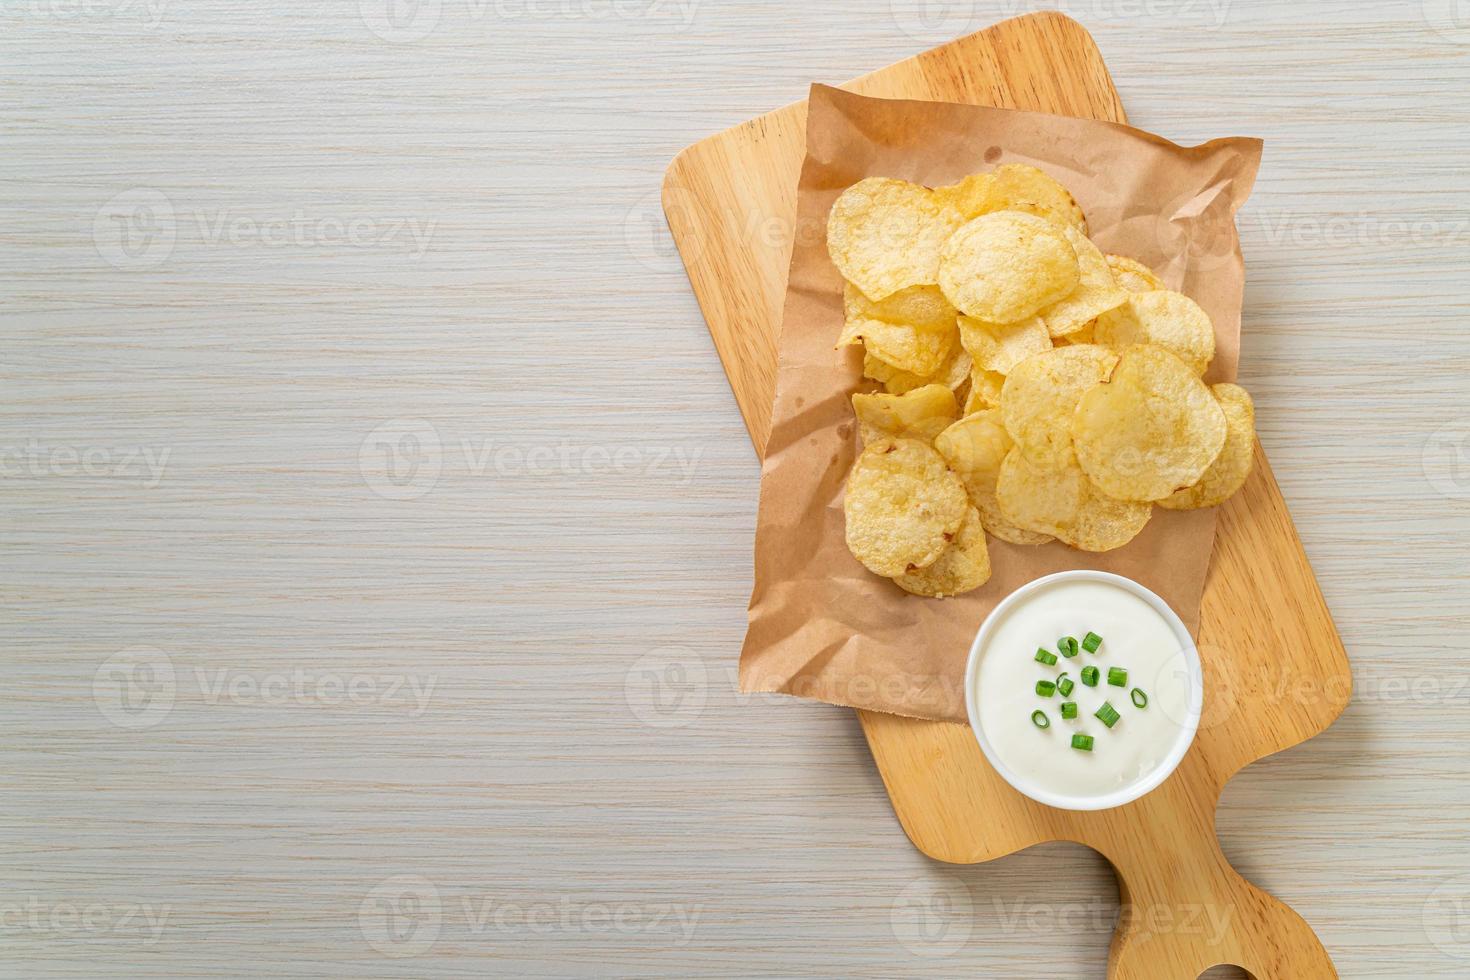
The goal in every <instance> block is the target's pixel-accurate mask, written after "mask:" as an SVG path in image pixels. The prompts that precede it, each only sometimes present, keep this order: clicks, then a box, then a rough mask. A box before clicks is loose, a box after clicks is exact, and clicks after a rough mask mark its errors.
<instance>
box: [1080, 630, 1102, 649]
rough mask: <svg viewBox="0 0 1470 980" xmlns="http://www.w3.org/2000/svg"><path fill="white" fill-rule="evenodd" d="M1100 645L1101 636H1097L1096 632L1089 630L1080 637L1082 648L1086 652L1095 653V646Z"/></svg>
mask: <svg viewBox="0 0 1470 980" xmlns="http://www.w3.org/2000/svg"><path fill="white" fill-rule="evenodd" d="M1100 646H1102V637H1100V636H1098V635H1097V634H1096V633H1093V632H1090V631H1089V632H1088V634H1087V635H1086V636H1084V637H1083V638H1082V649H1084V650H1086V651H1087V652H1088V653H1097V648H1098V647H1100Z"/></svg>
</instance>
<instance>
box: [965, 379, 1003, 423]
mask: <svg viewBox="0 0 1470 980" xmlns="http://www.w3.org/2000/svg"><path fill="white" fill-rule="evenodd" d="M1005 383H1006V376H1005V375H1003V374H997V373H996V372H994V371H984V370H979V369H976V370H975V371H972V372H971V373H970V391H969V394H968V395H967V396H966V397H965V408H964V411H963V412H962V413H961V416H964V415H973V414H975V413H976V412H979V411H983V410H984V409H987V408H1000V391H1001V388H1002V386H1004V385H1005Z"/></svg>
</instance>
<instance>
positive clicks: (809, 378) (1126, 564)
mask: <svg viewBox="0 0 1470 980" xmlns="http://www.w3.org/2000/svg"><path fill="white" fill-rule="evenodd" d="M1260 156H1261V141H1260V140H1255V139H1221V140H1214V141H1212V142H1209V143H1206V144H1204V145H1202V146H1197V147H1181V146H1176V145H1175V144H1173V143H1170V142H1168V141H1167V140H1163V139H1160V138H1159V137H1157V136H1153V135H1150V134H1148V133H1145V132H1142V131H1140V130H1137V129H1132V128H1130V127H1128V126H1122V125H1117V124H1114V123H1105V122H1095V121H1092V120H1084V119H1073V118H1070V117H1066V116H1051V115H1045V114H1043V113H1035V112H1018V111H1014V110H1007V109H992V108H985V107H980V106H970V105H956V104H951V103H943V102H913V101H904V100H890V99H872V98H865V97H862V96H858V95H853V94H851V93H848V92H844V91H841V90H839V89H835V88H829V87H826V86H822V85H815V86H813V87H812V92H811V100H810V109H809V114H808V117H807V144H806V162H805V164H804V165H803V166H802V170H801V183H800V185H799V187H798V194H797V214H798V216H797V228H798V229H799V230H800V231H801V232H802V233H801V234H798V235H796V236H795V238H796V246H795V249H794V251H793V253H792V256H791V275H790V279H789V281H788V285H787V290H786V307H785V316H784V319H783V323H782V332H781V343H780V348H781V350H780V372H779V375H778V377H777V381H776V400H775V405H774V408H773V412H772V428H771V436H770V441H769V442H768V444H767V446H766V456H765V464H764V466H763V468H762V471H761V494H760V512H759V517H758V524H757V529H756V539H755V589H754V592H753V594H752V595H751V599H750V627H749V629H748V630H747V632H746V635H745V646H744V649H743V650H742V651H741V658H740V686H741V690H743V691H747V692H755V691H774V692H782V693H786V694H794V695H799V696H801V697H809V698H817V699H819V700H822V701H828V702H831V703H832V704H841V705H850V706H852V707H858V708H867V709H870V710H876V711H887V712H892V713H895V714H901V715H910V716H915V717H920V718H936V719H947V720H952V721H964V720H965V698H964V686H963V677H964V669H965V659H966V657H967V655H968V653H969V649H970V643H971V641H972V640H973V638H974V636H975V632H976V630H978V629H979V627H980V623H981V622H982V621H983V620H984V619H985V617H986V616H987V615H988V614H989V612H990V611H991V610H992V609H993V608H995V605H996V604H997V603H998V602H999V601H1000V600H1001V599H1002V598H1004V597H1005V596H1006V595H1008V594H1009V593H1011V592H1012V591H1014V590H1015V589H1016V588H1018V587H1020V586H1021V585H1024V584H1025V583H1027V582H1029V581H1031V580H1032V579H1035V578H1038V577H1039V576H1042V575H1047V574H1049V573H1051V572H1057V571H1062V570H1064V569H1070V568H1099V569H1103V570H1106V571H1110V572H1116V573H1118V574H1120V575H1126V576H1128V577H1129V578H1132V579H1136V580H1137V581H1139V582H1142V583H1143V584H1144V585H1146V586H1148V587H1149V588H1150V589H1152V590H1153V591H1154V592H1156V593H1158V594H1159V595H1160V596H1162V597H1163V598H1164V600H1165V601H1167V602H1168V603H1169V605H1170V606H1172V607H1173V608H1174V609H1175V611H1177V612H1178V613H1179V615H1180V617H1181V618H1182V619H1183V620H1184V622H1185V623H1186V624H1187V625H1188V626H1189V629H1190V631H1191V632H1196V631H1197V630H1198V628H1199V608H1200V598H1201V594H1202V592H1203V589H1204V581H1205V572H1206V570H1207V567H1208V565H1209V560H1210V551H1211V549H1212V547H1213V544H1214V537H1215V511H1214V510H1213V509H1208V510H1199V511H1168V510H1164V509H1162V508H1155V511H1154V517H1153V520H1151V521H1150V522H1149V524H1148V527H1146V528H1145V529H1144V531H1143V533H1142V534H1140V535H1139V536H1138V537H1137V538H1135V539H1134V540H1133V541H1132V542H1131V543H1130V544H1128V545H1127V546H1126V547H1124V548H1120V549H1118V550H1117V551H1112V552H1108V553H1106V554H1088V553H1086V552H1081V551H1074V550H1072V549H1071V548H1068V547H1066V546H1065V545H1062V544H1059V543H1052V544H1046V545H1042V546H1040V547H1030V548H1027V547H1020V546H1018V545H1012V544H1007V543H1005V542H1003V541H999V540H997V539H995V538H993V537H992V538H991V539H990V542H989V543H990V560H991V565H992V567H993V569H994V573H993V575H992V577H991V579H990V581H989V582H988V583H986V584H985V585H984V586H982V587H981V588H979V589H977V590H975V591H974V592H970V593H968V594H966V595H963V596H959V597H956V598H951V599H927V598H920V597H918V596H912V595H909V594H908V593H906V592H904V591H903V590H902V589H900V588H899V587H898V586H896V585H894V584H893V583H892V582H890V581H888V580H887V579H883V578H879V577H878V576H876V575H873V574H872V573H870V572H869V571H867V569H865V568H863V566H862V565H860V564H859V563H858V561H857V559H855V558H853V557H852V555H851V554H849V553H848V550H847V545H846V543H845V540H844V536H843V515H842V494H843V488H844V486H845V484H846V482H847V474H848V470H849V469H851V467H852V463H853V460H854V458H855V457H856V455H857V453H858V450H859V448H860V447H859V442H858V433H857V425H856V424H855V422H854V420H853V414H852V406H851V403H850V401H849V399H850V396H851V395H852V393H853V391H855V390H858V389H863V390H867V389H868V388H871V387H873V385H872V383H871V382H867V381H864V379H863V378H862V354H861V350H860V349H859V348H856V347H844V348H842V349H834V346H833V345H834V344H835V343H836V340H837V335H838V333H839V332H840V330H841V328H842V278H841V276H840V275H839V274H838V272H837V269H836V267H835V266H833V264H832V262H831V260H830V259H829V258H828V255H827V241H826V227H827V212H828V210H829V209H830V208H831V206H832V202H833V201H835V200H836V199H837V196H838V195H839V194H840V193H841V192H842V191H843V190H844V189H845V188H846V187H848V186H849V185H851V184H853V183H854V182H856V181H858V180H861V179H862V178H864V177H900V178H903V179H905V180H911V181H915V182H918V183H921V184H927V185H929V186H931V187H933V186H937V185H940V184H946V183H951V182H953V181H955V180H958V179H959V178H961V177H963V176H965V175H966V174H969V173H973V172H975V171H979V170H989V169H992V168H994V167H996V166H998V165H1000V164H1003V163H1029V164H1032V165H1034V166H1037V167H1040V168H1041V169H1042V170H1045V171H1046V172H1047V173H1049V174H1051V175H1052V176H1053V177H1055V178H1057V179H1058V180H1060V181H1061V182H1062V183H1063V184H1065V185H1066V186H1067V188H1068V189H1069V190H1070V191H1071V192H1072V193H1073V195H1074V196H1075V197H1076V198H1077V200H1078V202H1079V203H1080V204H1081V205H1082V207H1083V210H1084V211H1086V213H1087V219H1088V224H1089V226H1090V229H1091V234H1092V237H1093V238H1094V239H1095V240H1096V241H1097V243H1098V245H1099V246H1101V247H1102V249H1103V251H1105V252H1116V253H1118V254H1121V255H1127V256H1131V257H1133V258H1136V259H1138V260H1140V261H1142V262H1144V263H1145V264H1147V265H1148V266H1150V267H1151V268H1153V269H1154V270H1156V271H1157V272H1158V274H1159V275H1160V276H1161V277H1162V278H1163V279H1164V280H1165V282H1166V283H1167V284H1168V285H1169V287H1170V288H1172V289H1177V290H1180V291H1182V292H1184V293H1187V294H1188V295H1189V296H1191V297H1193V298H1194V299H1195V300H1196V301H1197V302H1199V303H1200V305H1202V306H1203V307H1204V308H1205V309H1206V310H1207V311H1208V312H1209V314H1210V316H1211V318H1213V320H1214V321H1215V333H1216V337H1215V340H1216V346H1217V354H1216V356H1215V361H1214V363H1213V365H1212V366H1211V368H1210V373H1209V375H1208V377H1207V379H1206V380H1207V381H1210V382H1216V381H1229V380H1233V379H1234V378H1235V371H1236V365H1237V363H1238V359H1239V353H1240V307H1241V294H1242V288H1243V286H1244V282H1245V266H1244V263H1243V261H1242V260H1241V255H1240V246H1239V241H1238V239H1237V237H1236V233H1235V212H1236V210H1237V209H1238V208H1239V207H1240V205H1241V204H1242V203H1244V201H1245V199H1246V197H1247V196H1249V194H1250V190H1251V185H1252V184H1253V183H1254V182H1255V176H1256V170H1257V167H1258V166H1259V164H1260Z"/></svg>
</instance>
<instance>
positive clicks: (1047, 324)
mask: <svg viewBox="0 0 1470 980" xmlns="http://www.w3.org/2000/svg"><path fill="white" fill-rule="evenodd" d="M827 245H828V249H829V251H830V253H831V256H832V261H833V262H834V263H835V264H836V266H837V268H838V269H839V270H840V271H841V273H842V275H843V277H844V278H845V279H846V284H845V286H844V295H843V306H844V312H845V323H844V325H843V330H842V334H841V337H840V338H839V341H838V345H839V346H842V345H847V344H862V345H863V374H864V375H865V376H866V377H868V378H871V379H873V380H874V381H877V382H880V383H881V385H882V390H881V391H875V392H873V393H859V394H855V395H853V396H852V404H853V410H854V411H855V412H856V413H857V418H858V423H859V426H860V431H861V435H862V440H863V444H864V449H863V451H862V454H861V455H860V456H859V457H858V459H857V462H856V463H855V464H854V466H853V470H852V474H851V476H850V477H849V479H848V484H847V492H846V496H845V499H844V509H845V512H846V517H847V546H848V548H849V549H850V550H851V551H852V553H853V555H854V556H855V557H856V558H857V559H858V560H859V561H860V562H862V563H863V565H865V566H866V567H867V568H868V569H869V570H870V571H872V572H874V573H875V574H878V575H883V576H886V577H888V578H891V579H893V580H894V581H895V582H897V583H898V585H899V586H901V587H902V588H904V589H906V590H908V591H909V592H912V593H915V594H917V595H925V596H936V597H940V596H949V595H956V594H958V593H961V592H967V591H969V590H971V589H974V588H978V587H979V586H981V585H983V584H984V583H985V582H986V581H987V580H988V579H989V578H990V556H989V551H988V549H987V544H986V533H987V532H988V533H989V534H991V535H994V536H995V537H997V538H1000V539H1001V540H1003V541H1008V542H1011V543H1012V544H1018V545H1036V544H1042V543H1045V542H1047V541H1051V540H1053V539H1055V540H1058V541H1061V542H1063V543H1065V544H1067V545H1070V546H1071V547H1074V548H1078V549H1081V550H1084V551H1110V550H1112V549H1114V548H1120V547H1122V546H1123V545H1125V544H1127V543H1128V542H1129V541H1131V540H1133V538H1134V537H1135V536H1136V535H1137V534H1138V533H1139V532H1140V531H1141V530H1143V527H1144V525H1145V524H1147V523H1148V521H1149V518H1150V517H1151V516H1152V514H1153V507H1154V505H1155V504H1158V505H1159V506H1161V507H1166V508H1170V509H1176V510H1185V509H1192V508H1196V507H1212V506H1214V505H1215V504H1218V503H1220V502H1221V501H1223V500H1225V499H1226V498H1228V497H1229V496H1230V495H1231V494H1233V493H1235V491H1236V490H1238V489H1240V487H1241V485H1242V484H1244V483H1245V479H1246V477H1247V476H1248V475H1249V473H1250V468H1251V460H1252V450H1253V447H1254V442H1255V414H1254V408H1253V406H1252V404H1251V399H1250V396H1249V395H1248V394H1246V392H1245V390H1244V389H1242V388H1240V387H1238V386H1236V385H1232V384H1217V385H1214V386H1211V387H1206V385H1205V384H1204V383H1203V382H1202V381H1201V380H1200V378H1201V376H1203V374H1204V373H1205V371H1206V369H1207V368H1208V367H1209V364H1210V360H1211V359H1212V358H1213V357H1214V355H1215V330H1214V325H1213V324H1212V323H1211V322H1210V318H1209V315H1208V314H1206V313H1205V311H1204V310H1203V309H1201V308H1200V306H1199V304H1197V303H1195V302H1194V301H1193V300H1191V299H1190V298H1189V297H1188V296H1185V295H1183V294H1181V293H1176V292H1171V291H1170V290H1167V289H1165V288H1164V284H1163V283H1162V282H1161V281H1160V280H1159V278H1158V277H1157V276H1156V275H1155V274H1154V273H1153V271H1152V270H1150V269H1149V268H1148V267H1147V266H1144V265H1143V264H1141V263H1139V262H1136V261H1134V260H1133V259H1130V258H1126V257H1124V256H1121V255H1104V254H1103V253H1102V251H1101V250H1099V249H1098V247H1097V246H1096V245H1094V244H1093V243H1092V241H1091V240H1090V239H1089V238H1088V237H1087V219H1086V217H1085V216H1084V215H1083V213H1082V209H1081V208H1080V207H1078V205H1077V202H1076V201H1075V200H1074V199H1073V198H1072V195H1071V194H1070V193H1068V192H1067V189H1066V188H1065V187H1063V186H1062V185H1061V184H1059V183H1058V182H1057V181H1055V180H1053V179H1052V178H1051V177H1049V176H1047V175H1046V174H1045V173H1043V172H1042V171H1040V170H1037V169H1036V168H1034V167H1028V166H1025V165H1021V164H1007V165H1005V166H1002V167H999V168H998V169H996V170H995V171H993V172H991V173H981V174H972V175H971V176H969V177H966V178H965V179H964V180H962V181H960V182H959V183H957V184H951V185H949V186H947V187H940V188H936V189H932V190H931V189H930V188H927V187H922V186H919V185H918V184H911V183H908V182H907V181H902V180H893V179H889V178H885V177H871V178H868V179H866V180H862V181H859V182H858V183H856V184H854V185H853V186H851V187H849V188H848V189H847V190H846V191H845V192H843V194H842V196H841V197H839V198H838V199H837V201H836V203H834V204H833V206H832V211H831V214H830V216H829V218H828V226H827Z"/></svg>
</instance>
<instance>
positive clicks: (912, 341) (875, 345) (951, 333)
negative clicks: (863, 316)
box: [837, 320, 956, 378]
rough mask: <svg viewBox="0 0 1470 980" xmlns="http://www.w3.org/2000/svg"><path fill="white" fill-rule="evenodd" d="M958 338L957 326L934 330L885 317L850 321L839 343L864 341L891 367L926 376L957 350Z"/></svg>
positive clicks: (868, 348) (863, 343)
mask: <svg viewBox="0 0 1470 980" xmlns="http://www.w3.org/2000/svg"><path fill="white" fill-rule="evenodd" d="M955 337H956V334H955V328H954V327H946V328H945V329H943V330H933V329H930V328H929V327H915V326H911V325H909V324H907V323H884V322H883V321H882V320H848V321H847V322H846V323H845V324H844V325H843V328H842V335H841V336H840V337H838V338H837V345H838V346H839V347H841V346H842V345H844V344H862V345H863V349H864V350H865V351H867V352H868V353H870V354H872V355H873V356H874V357H876V358H878V359H879V360H880V361H882V362H884V363H885V364H887V365H889V366H890V367H894V368H897V369H898V370H900V371H907V372H908V373H910V374H916V375H918V376H920V377H924V378H927V377H929V376H930V375H931V374H933V373H934V372H936V371H938V370H939V369H940V368H941V367H943V366H944V364H945V362H946V361H948V360H949V355H950V354H952V353H954V341H955Z"/></svg>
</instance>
